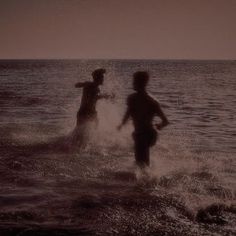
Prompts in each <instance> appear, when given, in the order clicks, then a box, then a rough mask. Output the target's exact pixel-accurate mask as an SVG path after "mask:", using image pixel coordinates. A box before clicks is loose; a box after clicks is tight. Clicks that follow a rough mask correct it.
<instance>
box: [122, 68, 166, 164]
mask: <svg viewBox="0 0 236 236" xmlns="http://www.w3.org/2000/svg"><path fill="white" fill-rule="evenodd" d="M148 81H149V74H148V73H147V72H146V71H138V72H136V73H134V75H133V88H134V90H135V91H136V92H135V93H133V94H131V95H129V97H128V98H127V111H126V113H125V115H124V117H123V120H122V123H121V125H119V126H118V129H119V130H120V129H121V127H122V126H123V125H124V124H125V123H126V122H127V121H128V119H129V118H130V117H131V119H132V120H133V124H134V130H135V131H134V133H133V139H134V146H135V147H134V149H135V159H136V163H137V165H138V166H139V167H140V168H144V167H146V166H149V165H150V160H149V149H150V147H151V146H153V145H154V144H155V143H156V140H157V132H156V129H158V130H161V129H162V128H163V127H165V126H166V125H168V124H169V122H168V120H167V118H166V116H165V114H164V113H163V111H162V110H161V107H160V105H159V103H158V102H157V101H156V100H155V99H154V98H153V97H152V96H150V95H149V94H148V93H147V92H146V85H147V83H148ZM154 116H159V117H160V118H161V120H162V122H161V123H160V124H156V125H155V128H156V129H155V128H154V126H153V123H152V122H153V118H154Z"/></svg>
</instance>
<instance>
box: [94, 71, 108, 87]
mask: <svg viewBox="0 0 236 236" xmlns="http://www.w3.org/2000/svg"><path fill="white" fill-rule="evenodd" d="M105 73H106V70H105V69H103V68H100V69H97V70H95V71H93V73H92V76H93V81H94V82H95V83H96V84H97V85H101V84H103V80H104V74H105Z"/></svg>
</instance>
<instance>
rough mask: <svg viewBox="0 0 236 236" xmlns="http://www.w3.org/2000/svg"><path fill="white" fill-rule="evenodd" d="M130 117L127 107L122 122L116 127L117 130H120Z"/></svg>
mask: <svg viewBox="0 0 236 236" xmlns="http://www.w3.org/2000/svg"><path fill="white" fill-rule="evenodd" d="M129 117H130V111H129V108H127V110H126V112H125V115H124V117H123V119H122V122H121V124H120V125H119V126H118V127H117V129H118V130H121V128H122V126H123V125H125V124H126V122H127V121H128V119H129Z"/></svg>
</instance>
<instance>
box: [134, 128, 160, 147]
mask: <svg viewBox="0 0 236 236" xmlns="http://www.w3.org/2000/svg"><path fill="white" fill-rule="evenodd" d="M157 137H158V135H157V131H156V130H155V129H148V130H145V131H142V132H133V139H134V142H135V146H136V145H140V144H141V145H142V146H143V145H144V146H146V147H151V146H153V145H155V143H156V141H157Z"/></svg>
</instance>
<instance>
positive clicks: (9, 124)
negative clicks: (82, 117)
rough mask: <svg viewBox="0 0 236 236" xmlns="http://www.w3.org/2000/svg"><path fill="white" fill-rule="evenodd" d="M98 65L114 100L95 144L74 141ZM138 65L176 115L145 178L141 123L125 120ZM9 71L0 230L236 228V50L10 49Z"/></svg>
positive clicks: (0, 110)
mask: <svg viewBox="0 0 236 236" xmlns="http://www.w3.org/2000/svg"><path fill="white" fill-rule="evenodd" d="M100 67H103V68H105V69H106V70H107V74H106V77H105V82H104V85H103V86H102V87H101V90H102V92H106V93H114V94H115V95H116V96H115V99H113V100H111V101H109V100H101V101H99V103H98V106H97V110H98V117H99V126H98V130H91V137H90V141H89V143H88V145H87V146H86V147H85V148H84V149H83V150H78V149H75V150H70V149H66V150H64V149H62V148H61V147H63V146H64V144H65V143H69V142H70V140H71V134H72V132H73V129H74V128H75V124H76V113H77V110H78V108H79V105H80V99H81V94H82V90H81V89H77V88H75V87H74V84H75V83H76V82H78V81H86V80H91V72H92V71H93V70H94V69H97V68H100ZM137 70H148V71H149V73H150V75H151V79H150V83H149V86H148V90H149V91H150V93H151V94H152V95H153V96H155V97H156V98H157V99H158V101H159V102H160V104H161V106H162V108H163V110H164V112H165V114H166V115H167V117H168V119H169V121H170V125H169V126H168V127H166V128H165V129H164V130H162V131H161V132H160V133H159V140H158V142H157V144H156V145H155V147H153V148H152V150H151V167H150V169H149V170H148V176H147V177H145V178H143V176H142V174H141V173H140V172H139V170H137V169H136V167H135V165H134V157H133V141H132V138H131V133H132V131H133V127H132V123H131V122H129V123H128V124H127V125H126V126H125V127H124V128H123V130H122V131H121V132H118V131H117V129H116V127H117V126H118V125H119V123H120V122H121V119H122V116H123V113H124V111H125V108H126V103H125V99H126V97H127V95H128V94H130V93H132V91H133V90H132V74H133V73H134V72H135V71H137ZM0 81H1V82H0V134H1V137H0V233H1V234H0V235H49V234H50V235H83V234H84V235H235V234H236V228H235V225H236V215H235V213H236V207H235V203H236V202H235V199H236V197H235V194H236V179H235V178H236V159H235V155H236V119H235V115H236V61H172V60H168V61H163V60H17V61H15V60H8V61H6V60H1V61H0ZM156 121H158V120H156Z"/></svg>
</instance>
